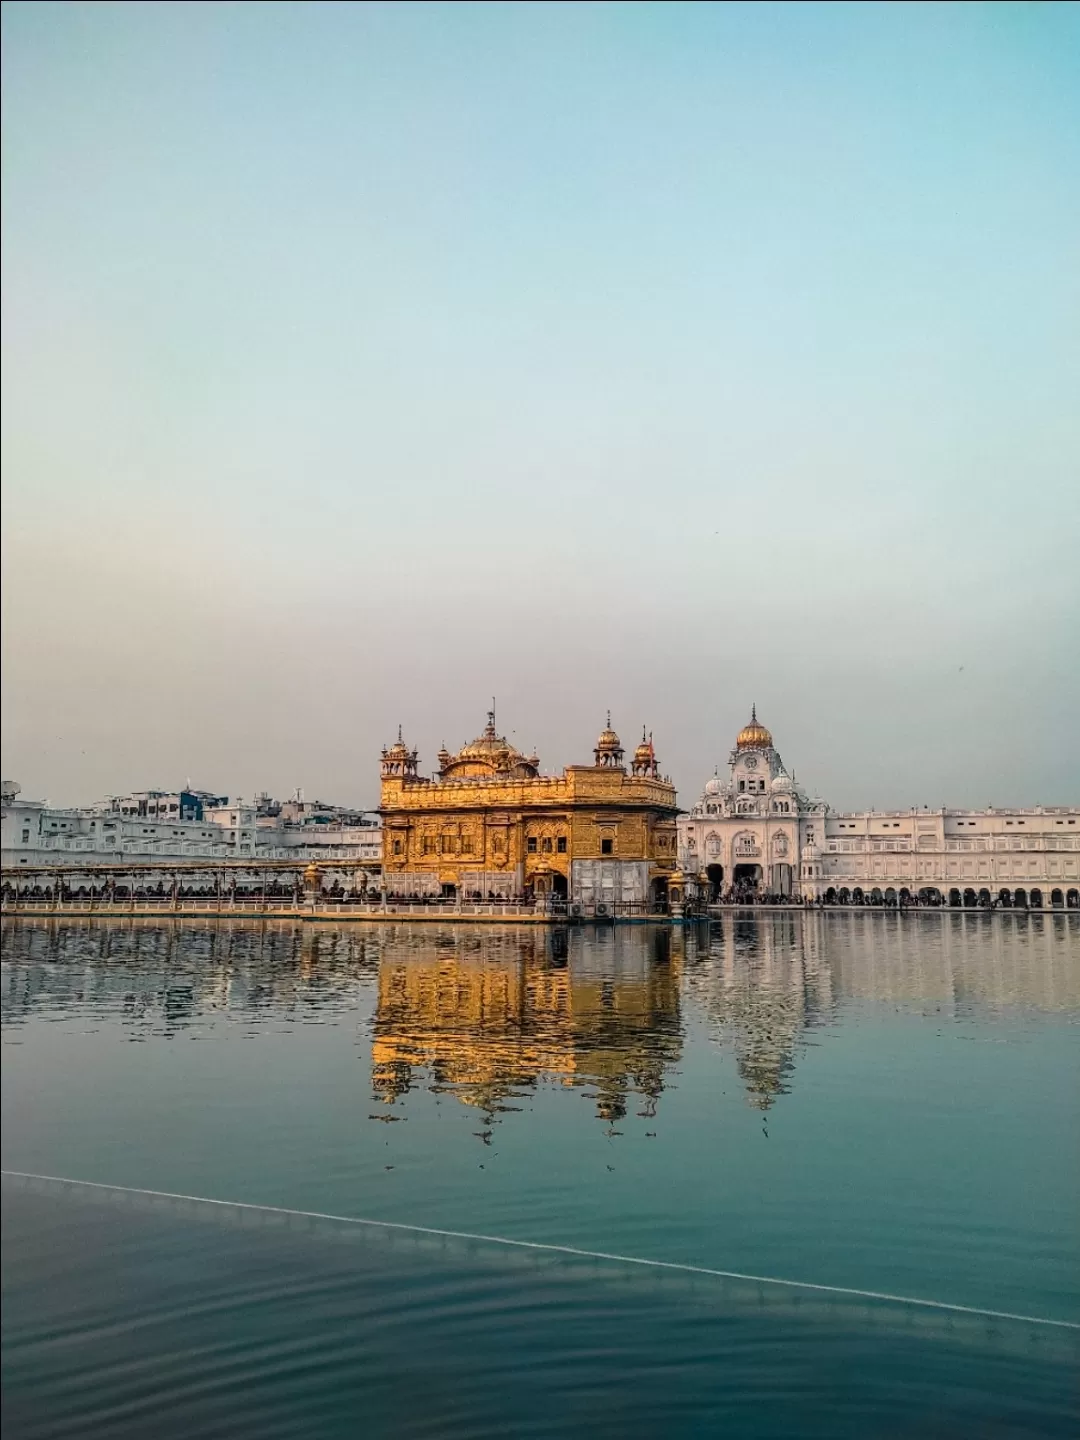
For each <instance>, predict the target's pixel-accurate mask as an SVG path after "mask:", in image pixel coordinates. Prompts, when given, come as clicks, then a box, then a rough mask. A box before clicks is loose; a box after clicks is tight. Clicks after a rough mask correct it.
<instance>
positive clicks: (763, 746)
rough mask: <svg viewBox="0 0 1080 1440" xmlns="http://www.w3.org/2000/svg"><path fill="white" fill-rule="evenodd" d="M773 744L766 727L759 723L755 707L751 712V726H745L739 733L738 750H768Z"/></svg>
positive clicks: (736, 746) (736, 742)
mask: <svg viewBox="0 0 1080 1440" xmlns="http://www.w3.org/2000/svg"><path fill="white" fill-rule="evenodd" d="M772 743H773V739H772V736H771V735H770V733H769V732H768V730H766V729H765V726H764V725H760V724H759V723H758V718H757V706H756V705H754V706H753V707H752V708H751V711H750V724H749V725H744V726H743V728H742V729H741V730H740V731H739V737H738V739H737V740H736V741H735V748H736V749H737V750H768V749H771V747H772Z"/></svg>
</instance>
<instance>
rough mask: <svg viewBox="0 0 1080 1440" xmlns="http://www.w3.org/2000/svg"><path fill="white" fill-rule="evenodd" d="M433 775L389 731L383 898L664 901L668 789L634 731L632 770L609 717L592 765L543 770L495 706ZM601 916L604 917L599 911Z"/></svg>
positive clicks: (672, 845)
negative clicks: (508, 731) (508, 732)
mask: <svg viewBox="0 0 1080 1440" xmlns="http://www.w3.org/2000/svg"><path fill="white" fill-rule="evenodd" d="M438 761H439V769H438V772H437V774H436V775H435V777H434V778H433V779H425V778H424V777H422V776H421V775H420V774H418V768H417V767H418V758H417V753H416V751H415V750H410V749H409V747H408V746H407V745H406V744H405V743H404V741H403V740H402V738H401V735H400V732H399V734H398V739H397V743H396V744H394V745H391V746H390V747H389V749H386V750H384V751H383V752H382V766H381V771H382V796H381V804H380V806H379V810H380V814H381V816H382V821H383V837H384V839H383V883H384V885H385V888H386V890H387V892H388V893H389V894H391V895H395V894H396V895H405V894H412V895H425V894H426V895H462V896H476V895H480V896H483V897H484V898H487V897H489V896H529V895H535V896H541V895H553V896H556V897H563V898H566V899H568V900H569V901H571V902H573V903H578V904H581V905H582V906H584V907H589V908H592V907H602V906H605V905H616V904H619V905H625V904H627V903H631V904H639V905H641V906H643V907H644V906H649V905H652V904H657V903H662V902H665V901H666V900H667V896H668V885H669V881H670V880H671V878H672V876H673V874H674V872H675V859H676V832H675V816H676V813H677V807H676V802H675V788H674V786H673V785H672V784H671V782H670V780H667V779H665V778H663V777H662V776H661V774H660V771H659V766H658V764H657V760H656V756H655V754H654V752H653V747H652V742H651V740H648V739H645V738H643V739H642V742H641V744H640V745H639V746H638V747H637V749H636V750H635V751H634V754H633V758H632V760H631V763H630V766H629V769H628V768H627V767H626V765H625V764H624V752H623V748H622V744H621V742H620V740H619V737H618V736H617V735H616V734H615V732H614V731H613V730H612V729H611V726H610V717H609V724H608V726H607V727H606V728H605V729H604V731H603V732H602V734H601V735H600V738H599V739H598V740H597V742H596V748H595V751H594V759H593V764H591V765H570V766H567V768H566V769H565V770H564V771H563V773H562V774H561V775H542V774H541V773H540V769H539V765H540V761H539V759H538V757H537V756H535V755H523V754H521V752H520V751H518V750H516V749H515V748H514V747H513V746H512V745H511V744H510V742H509V741H508V740H507V739H506V738H505V737H504V736H501V735H499V734H497V732H496V730H495V713H494V711H491V712H490V713H489V714H488V723H487V725H486V726H485V727H484V730H483V733H482V734H481V735H479V736H478V737H477V739H475V740H473V741H471V742H470V743H469V744H468V745H465V746H463V747H462V749H461V750H459V751H458V753H457V754H456V755H451V754H450V753H449V752H448V751H446V750H445V749H444V750H441V751H440V752H439V756H438ZM601 913H603V912H602V911H601Z"/></svg>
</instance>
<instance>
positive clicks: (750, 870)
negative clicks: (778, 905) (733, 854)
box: [732, 864, 761, 900]
mask: <svg viewBox="0 0 1080 1440" xmlns="http://www.w3.org/2000/svg"><path fill="white" fill-rule="evenodd" d="M732 888H733V889H734V892H735V899H736V900H756V899H757V896H758V891H759V890H760V889H761V866H760V865H750V864H744V865H736V866H735V878H734V884H733V887H732Z"/></svg>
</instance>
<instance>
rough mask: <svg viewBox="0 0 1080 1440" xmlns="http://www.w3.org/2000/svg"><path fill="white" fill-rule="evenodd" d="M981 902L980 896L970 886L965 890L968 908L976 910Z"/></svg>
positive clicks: (965, 903)
mask: <svg viewBox="0 0 1080 1440" xmlns="http://www.w3.org/2000/svg"><path fill="white" fill-rule="evenodd" d="M978 903H979V897H978V896H977V895H976V894H975V891H974V890H972V889H971V887H970V886H968V888H967V889H966V890H965V891H964V905H965V907H966V908H967V909H968V910H974V909H975V906H976V905H978Z"/></svg>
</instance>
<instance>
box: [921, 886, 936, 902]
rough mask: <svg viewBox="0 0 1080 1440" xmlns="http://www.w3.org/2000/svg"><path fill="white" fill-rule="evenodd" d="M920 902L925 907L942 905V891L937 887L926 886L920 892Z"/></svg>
mask: <svg viewBox="0 0 1080 1440" xmlns="http://www.w3.org/2000/svg"><path fill="white" fill-rule="evenodd" d="M919 900H920V902H921V903H922V904H923V905H940V904H941V891H940V890H939V889H938V888H937V886H936V885H924V886H923V888H922V889H921V890H920V891H919Z"/></svg>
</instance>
